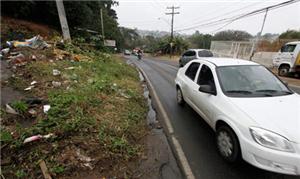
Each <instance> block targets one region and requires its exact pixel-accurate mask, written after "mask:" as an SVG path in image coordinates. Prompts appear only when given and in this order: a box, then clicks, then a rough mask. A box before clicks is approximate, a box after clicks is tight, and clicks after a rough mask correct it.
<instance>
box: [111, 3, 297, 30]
mask: <svg viewBox="0 0 300 179" xmlns="http://www.w3.org/2000/svg"><path fill="white" fill-rule="evenodd" d="M118 1H119V6H116V7H114V9H115V10H116V12H117V16H118V23H119V24H120V26H123V27H129V28H138V29H142V30H159V31H170V30H171V25H170V24H171V16H170V15H166V14H165V13H166V12H171V9H167V7H168V6H173V5H174V6H176V7H179V9H176V10H175V12H179V13H180V14H176V15H175V16H174V30H175V32H179V33H182V34H192V33H194V32H195V31H196V30H198V31H199V32H200V33H209V34H215V33H217V32H219V31H221V30H227V29H233V30H244V31H247V32H249V33H250V34H252V35H255V34H257V32H259V31H260V29H261V26H262V23H263V19H264V15H265V13H261V14H258V15H255V16H252V17H246V18H243V19H240V20H237V21H235V22H233V23H231V24H229V25H227V26H225V27H223V26H224V25H226V23H223V24H221V23H220V24H217V25H210V26H203V24H205V23H210V22H212V21H216V20H220V19H224V18H230V17H233V16H237V15H240V14H244V13H248V12H251V11H254V10H257V9H261V8H264V7H267V6H271V5H275V4H278V3H281V2H285V1H287V0H118ZM186 28H192V29H190V30H184V29H186ZM288 29H295V30H300V1H298V2H296V3H294V4H291V5H287V6H284V7H281V8H278V9H275V10H270V11H269V12H268V14H267V17H266V22H265V26H264V29H263V34H264V33H282V32H284V31H286V30H288Z"/></svg>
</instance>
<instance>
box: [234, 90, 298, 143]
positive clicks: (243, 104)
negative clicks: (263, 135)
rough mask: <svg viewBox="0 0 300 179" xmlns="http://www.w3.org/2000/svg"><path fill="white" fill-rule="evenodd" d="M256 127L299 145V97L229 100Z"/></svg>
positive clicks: (295, 95)
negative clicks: (254, 123) (255, 124)
mask: <svg viewBox="0 0 300 179" xmlns="http://www.w3.org/2000/svg"><path fill="white" fill-rule="evenodd" d="M230 100H231V102H232V103H233V104H234V105H235V106H236V107H238V108H239V109H240V110H242V111H243V112H244V113H246V115H248V116H249V117H250V118H251V119H252V120H254V122H256V123H257V125H258V126H256V127H261V128H264V129H267V130H270V131H273V132H275V133H277V134H280V135H282V136H285V137H286V138H287V139H288V140H290V141H293V142H296V143H300V96H299V95H297V94H293V95H286V96H277V97H263V98H230Z"/></svg>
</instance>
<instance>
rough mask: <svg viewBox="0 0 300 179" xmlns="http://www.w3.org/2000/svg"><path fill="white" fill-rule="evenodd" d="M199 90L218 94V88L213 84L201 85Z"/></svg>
mask: <svg viewBox="0 0 300 179" xmlns="http://www.w3.org/2000/svg"><path fill="white" fill-rule="evenodd" d="M199 91H200V92H203V93H208V94H212V95H217V92H216V90H215V89H214V88H213V87H212V86H211V85H201V86H200V88H199Z"/></svg>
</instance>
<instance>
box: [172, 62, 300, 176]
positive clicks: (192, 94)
mask: <svg viewBox="0 0 300 179" xmlns="http://www.w3.org/2000/svg"><path fill="white" fill-rule="evenodd" d="M175 83H176V90H177V103H178V104H179V105H183V104H185V103H187V104H188V105H189V106H191V107H192V108H193V109H194V110H195V111H196V112H197V113H198V114H199V115H200V116H201V117H202V118H203V119H204V120H205V121H206V122H207V123H208V124H209V125H210V126H211V127H212V129H213V130H214V131H215V132H216V135H215V136H216V139H215V141H216V146H217V149H218V152H219V154H220V155H221V156H222V157H223V158H224V159H225V160H226V161H228V162H231V163H233V162H237V161H239V160H240V159H244V160H245V161H247V162H248V163H250V164H252V165H254V166H256V167H259V168H262V169H265V170H268V171H273V172H278V173H283V174H290V175H300V110H299V109H300V96H299V95H298V94H296V93H294V92H293V91H291V90H290V89H289V88H288V87H287V86H286V85H285V84H284V83H283V82H282V81H281V80H280V79H279V78H278V77H276V76H275V75H274V74H273V73H272V72H270V71H269V70H268V69H266V68H265V67H264V66H261V65H259V64H257V63H254V62H251V61H246V60H238V59H230V58H202V59H198V60H192V61H190V62H189V63H187V64H186V65H185V66H184V67H183V68H180V69H179V70H178V73H177V77H176V79H175ZM187 130H188V129H187Z"/></svg>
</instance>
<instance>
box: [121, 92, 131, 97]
mask: <svg viewBox="0 0 300 179" xmlns="http://www.w3.org/2000/svg"><path fill="white" fill-rule="evenodd" d="M120 95H121V96H122V97H124V98H126V99H129V98H131V97H130V96H129V95H127V94H125V93H124V92H121V93H120Z"/></svg>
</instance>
